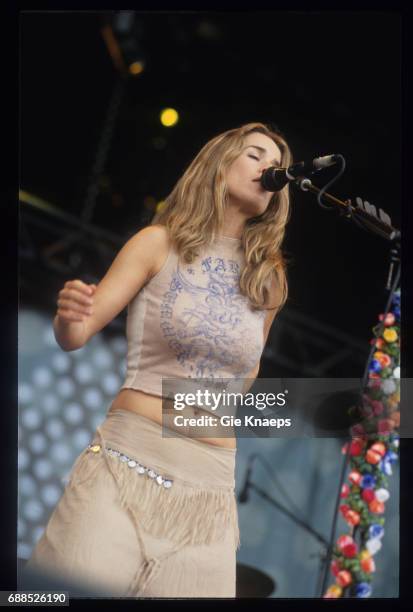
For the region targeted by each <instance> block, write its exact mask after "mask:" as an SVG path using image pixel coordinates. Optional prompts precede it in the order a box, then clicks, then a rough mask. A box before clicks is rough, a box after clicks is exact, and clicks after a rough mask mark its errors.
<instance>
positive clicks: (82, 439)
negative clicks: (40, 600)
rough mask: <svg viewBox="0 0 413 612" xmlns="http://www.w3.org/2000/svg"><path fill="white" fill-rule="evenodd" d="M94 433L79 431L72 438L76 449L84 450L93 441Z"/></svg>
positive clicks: (85, 430)
mask: <svg viewBox="0 0 413 612" xmlns="http://www.w3.org/2000/svg"><path fill="white" fill-rule="evenodd" d="M91 437H92V433H91V432H90V431H89V430H88V429H77V430H76V431H75V433H74V434H73V436H72V441H73V444H74V445H75V447H76V449H83V448H84V447H86V446H87V445H88V444H89V443H90V441H91Z"/></svg>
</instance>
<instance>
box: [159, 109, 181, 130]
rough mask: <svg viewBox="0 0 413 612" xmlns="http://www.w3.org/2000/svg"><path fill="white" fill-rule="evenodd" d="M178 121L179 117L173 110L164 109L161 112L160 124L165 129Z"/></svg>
mask: <svg viewBox="0 0 413 612" xmlns="http://www.w3.org/2000/svg"><path fill="white" fill-rule="evenodd" d="M178 121H179V115H178V113H177V111H176V110H175V109H174V108H164V109H163V111H162V112H161V123H162V125H164V126H165V127H172V126H173V125H175V124H176V123H178Z"/></svg>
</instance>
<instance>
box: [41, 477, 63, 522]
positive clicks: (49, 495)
mask: <svg viewBox="0 0 413 612" xmlns="http://www.w3.org/2000/svg"><path fill="white" fill-rule="evenodd" d="M61 494H62V492H61V490H60V489H59V487H58V486H56V485H54V484H47V485H45V486H44V487H42V489H41V491H40V497H41V498H42V500H43V502H44V503H45V504H46V506H50V507H53V506H54V505H55V504H56V503H57V502H58V501H59V498H60V496H61ZM42 529H43V528H42Z"/></svg>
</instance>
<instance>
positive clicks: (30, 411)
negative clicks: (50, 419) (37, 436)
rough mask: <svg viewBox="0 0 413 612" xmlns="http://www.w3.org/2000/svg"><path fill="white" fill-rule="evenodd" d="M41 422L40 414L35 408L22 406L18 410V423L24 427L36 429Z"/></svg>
mask: <svg viewBox="0 0 413 612" xmlns="http://www.w3.org/2000/svg"><path fill="white" fill-rule="evenodd" d="M41 422H42V415H41V414H40V410H38V409H37V408H33V407H32V406H31V407H30V408H22V409H21V410H20V423H21V425H22V427H23V428H25V429H37V428H38V427H40V423H41Z"/></svg>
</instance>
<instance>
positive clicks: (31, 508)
mask: <svg viewBox="0 0 413 612" xmlns="http://www.w3.org/2000/svg"><path fill="white" fill-rule="evenodd" d="M42 515H43V506H42V504H41V503H40V502H38V501H37V499H29V500H28V501H27V502H25V503H24V504H23V516H24V517H25V518H27V519H28V520H29V521H38V520H39V519H40V518H41V517H42Z"/></svg>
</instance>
